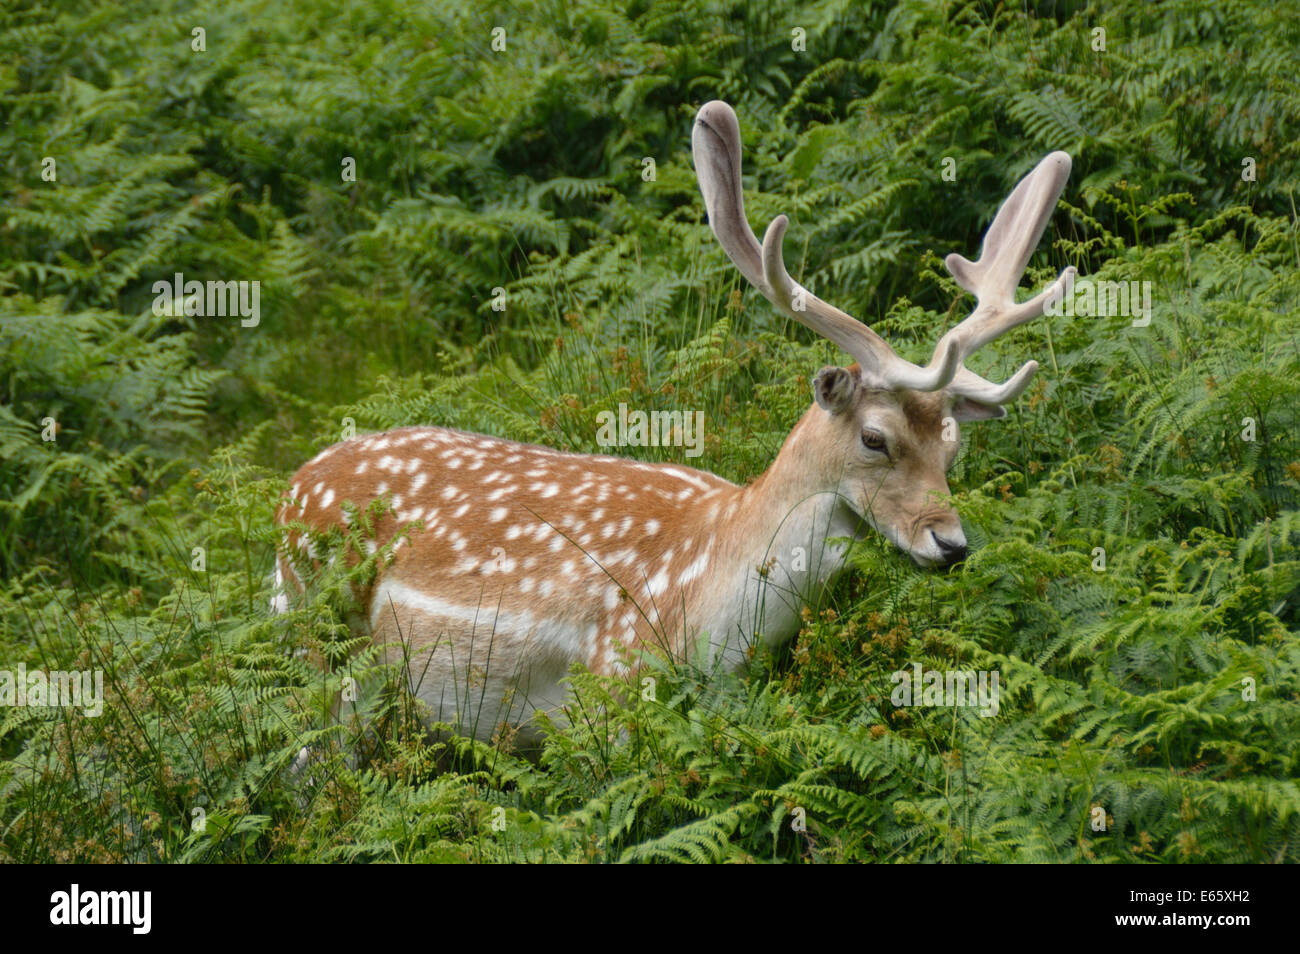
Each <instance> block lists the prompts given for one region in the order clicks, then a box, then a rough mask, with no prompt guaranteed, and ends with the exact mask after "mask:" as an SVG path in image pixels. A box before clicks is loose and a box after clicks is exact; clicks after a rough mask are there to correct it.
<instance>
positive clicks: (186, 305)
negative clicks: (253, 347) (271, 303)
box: [153, 272, 262, 328]
mask: <svg viewBox="0 0 1300 954" xmlns="http://www.w3.org/2000/svg"><path fill="white" fill-rule="evenodd" d="M153 293H154V296H155V297H154V300H153V313H154V314H155V315H157V316H158V317H160V318H161V317H163V316H164V315H165V316H167V317H169V318H179V317H180V316H182V315H195V316H197V317H199V318H225V317H232V318H233V317H236V316H238V317H239V318H240V319H241V320H240V322H239V324H240V325H241V326H243V327H245V328H256V327H257V324H258V322H259V321H261V320H262V283H261V282H259V281H252V282H242V281H241V282H200V281H194V280H191V281H188V282H187V281H186V280H185V276H184V275H183V274H182V273H180V272H177V273H176V274H175V275H174V276H173V277H172V280H171V281H170V282H168V281H157V282H154V283H153Z"/></svg>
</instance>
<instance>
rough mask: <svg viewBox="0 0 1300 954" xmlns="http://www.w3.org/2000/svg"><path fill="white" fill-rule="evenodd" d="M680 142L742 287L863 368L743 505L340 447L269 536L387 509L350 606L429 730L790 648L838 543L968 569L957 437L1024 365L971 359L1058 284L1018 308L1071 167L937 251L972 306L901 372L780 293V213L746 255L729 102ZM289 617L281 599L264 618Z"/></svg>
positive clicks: (440, 443)
mask: <svg viewBox="0 0 1300 954" xmlns="http://www.w3.org/2000/svg"><path fill="white" fill-rule="evenodd" d="M692 146H693V152H694V159H695V168H696V172H697V175H698V176H699V182H700V189H701V191H702V192H703V194H704V203H705V206H706V208H707V211H708V218H709V224H710V225H711V226H712V228H713V232H714V234H715V235H716V236H717V238H718V241H719V242H721V244H722V247H723V249H725V250H726V253H727V255H728V256H729V257H730V258H731V260H732V262H734V263H735V265H736V267H737V268H738V269H739V270H740V272H741V274H742V275H744V277H745V278H746V279H747V280H748V281H749V282H750V284H752V285H753V286H754V287H755V288H757V289H758V290H759V291H760V292H761V293H762V294H763V296H764V297H765V298H767V299H768V301H770V302H771V303H772V304H773V305H775V306H776V308H777V309H779V310H780V311H781V312H783V313H784V314H786V315H788V316H789V317H791V318H793V319H794V320H796V321H798V322H800V323H802V324H804V325H806V326H807V327H809V328H811V329H812V330H813V331H815V332H817V333H818V334H819V335H823V336H824V337H826V338H829V339H830V340H831V341H833V342H834V343H835V344H837V345H839V346H840V347H841V348H842V349H843V350H844V351H845V352H847V353H848V354H849V355H851V356H852V357H853V358H855V359H856V362H857V363H856V364H854V365H852V366H850V367H848V368H842V367H827V368H822V369H821V370H820V371H819V372H818V373H817V375H816V376H815V378H814V379H813V382H812V384H813V396H814V397H815V399H816V400H815V403H813V404H812V406H810V407H809V408H808V410H807V411H806V412H805V413H804V415H803V416H802V417H801V418H800V420H799V422H798V423H797V424H796V425H795V427H794V430H792V431H791V432H790V435H789V437H787V439H786V441H785V443H784V445H783V446H782V448H781V451H780V453H779V454H778V455H777V457H776V460H775V461H774V462H773V463H772V465H771V466H770V467H769V468H768V469H767V471H766V472H765V473H763V474H762V475H761V476H760V477H758V478H757V479H756V480H754V481H752V482H751V483H749V484H748V485H746V486H744V487H738V486H736V485H735V484H732V483H730V482H728V481H726V480H723V479H722V478H721V477H716V476H714V475H713V474H709V473H704V472H701V471H697V470H693V469H691V468H688V467H683V466H678V465H670V464H648V463H642V462H639V461H633V460H625V459H622V458H618V457H608V456H590V455H582V454H569V453H563V452H560V451H556V450H551V449H549V448H546V447H537V446H532V445H527V444H518V443H514V442H512V441H507V440H502V439H500V438H496V437H484V436H481V435H477V434H468V433H464V432H461V431H456V430H451V429H447V428H441V427H405V428H399V429H397V430H392V431H388V432H386V433H382V434H375V435H371V436H365V437H357V438H354V439H352V440H349V441H346V442H343V443H340V444H336V445H334V446H333V447H330V448H328V449H327V450H325V451H324V452H322V453H321V454H320V455H319V456H318V457H316V458H315V459H314V460H312V461H311V462H310V463H308V464H306V465H305V466H304V467H303V468H302V469H301V470H299V471H298V473H297V474H296V475H295V476H294V477H293V480H292V491H291V500H289V501H287V502H286V504H285V507H284V509H283V510H282V512H281V515H280V518H279V519H280V522H281V523H282V524H287V523H288V522H289V521H290V520H293V521H296V522H301V524H304V525H306V526H307V527H311V528H316V529H322V530H323V529H326V528H328V527H329V526H331V525H338V524H340V523H344V522H346V518H345V515H344V512H343V510H342V509H341V508H340V505H341V504H342V503H343V502H345V501H351V502H352V503H354V504H356V505H358V506H360V507H365V506H367V505H368V504H369V503H370V502H371V501H372V500H375V499H377V498H382V497H384V496H385V495H391V508H392V509H391V511H390V512H389V513H388V515H387V516H385V517H383V518H382V520H381V521H380V522H379V523H378V524H377V525H376V535H377V538H376V542H377V543H379V544H383V543H384V542H385V541H386V540H391V539H392V537H393V535H394V533H395V532H396V531H397V530H398V529H399V528H409V529H411V533H410V535H409V537H408V538H407V540H406V541H405V545H402V544H400V543H399V545H398V547H397V548H396V549H395V550H394V551H393V553H392V556H391V559H390V560H389V561H388V562H387V564H386V565H383V566H381V567H380V568H379V569H378V571H377V575H376V577H375V579H374V581H373V583H372V584H371V585H370V587H369V588H368V590H367V591H366V592H365V593H364V594H361V603H362V606H363V608H364V610H365V612H366V613H367V614H368V617H369V629H370V632H371V634H372V637H373V639H375V640H377V641H380V642H382V643H383V644H386V645H387V646H389V647H390V649H391V651H393V652H394V653H396V652H398V651H404V652H405V654H406V657H407V663H408V666H409V672H410V673H411V677H410V678H411V679H412V682H413V683H415V685H414V686H413V688H414V691H415V692H416V693H417V695H418V696H419V697H421V698H422V699H423V700H424V701H425V702H427V703H428V705H429V706H430V708H431V709H432V712H433V714H434V716H435V717H436V718H437V719H439V721H446V722H452V723H454V724H459V725H460V726H461V727H462V730H463V731H466V732H467V733H469V734H474V735H476V736H478V737H479V738H488V737H489V736H490V735H491V733H492V732H493V731H494V729H495V728H496V727H497V726H498V725H499V724H501V723H508V724H510V725H512V726H523V725H524V724H525V723H527V721H528V720H529V719H530V716H531V715H532V713H533V712H534V711H535V710H537V709H547V710H551V709H555V708H557V707H558V706H560V705H561V704H562V702H563V687H562V685H561V680H562V679H563V678H564V676H565V674H566V672H567V670H568V669H569V667H570V665H571V664H572V663H574V662H580V663H583V664H584V665H586V666H587V667H588V668H589V669H591V670H593V671H595V672H603V673H610V672H623V671H625V669H626V665H625V661H626V662H630V663H631V664H632V665H635V664H636V660H637V659H638V658H639V656H640V653H641V651H642V650H645V649H648V648H651V647H655V648H657V649H658V650H660V651H664V650H666V651H668V652H670V653H673V654H675V655H676V656H677V657H678V658H680V657H681V656H682V655H683V654H685V653H687V652H689V651H690V650H691V649H693V648H694V647H695V645H696V641H697V640H699V639H707V640H708V644H707V648H708V651H709V652H710V653H711V659H712V661H713V662H714V663H716V664H721V665H723V666H727V667H733V668H734V667H737V666H739V665H740V664H741V663H743V662H744V660H745V659H746V657H747V650H748V649H749V647H750V645H751V644H752V643H753V641H755V640H756V639H762V640H764V641H766V642H767V643H768V644H778V643H780V642H782V641H784V640H787V639H789V638H790V637H791V636H792V635H793V634H794V633H795V632H796V631H797V629H798V626H799V619H800V611H801V609H802V606H803V604H804V596H805V595H807V594H809V593H811V592H813V591H815V590H816V589H817V588H818V587H819V586H821V585H824V584H825V583H826V582H827V581H828V580H829V579H830V578H831V577H832V576H834V574H835V573H836V572H838V571H839V570H840V569H841V566H842V563H843V556H844V546H843V544H832V543H830V542H828V541H829V540H831V539H836V538H853V537H856V536H858V535H860V533H862V532H864V530H865V528H866V527H867V526H871V527H874V528H875V529H876V530H878V531H879V532H881V533H883V534H884V535H885V536H886V537H887V538H888V539H889V540H891V541H892V542H893V543H894V544H896V545H897V546H898V547H899V548H901V549H902V550H903V551H905V552H906V553H908V554H910V555H911V556H912V558H913V559H914V560H915V561H916V562H917V563H919V564H921V565H922V566H945V565H948V564H951V563H953V562H955V561H958V560H960V559H962V558H963V557H964V556H965V555H966V538H965V536H964V534H963V532H962V526H961V521H960V519H959V518H958V515H957V513H956V511H955V510H954V509H953V508H952V506H951V505H950V503H948V502H947V499H946V498H947V497H948V494H949V491H948V486H947V481H946V476H945V475H946V473H947V470H948V469H949V467H951V465H952V463H953V460H954V458H955V457H956V455H957V449H958V444H957V441H956V439H955V434H953V433H952V429H953V427H954V426H955V423H954V422H961V421H976V420H984V419H989V418H998V417H1002V416H1004V415H1005V414H1006V411H1005V409H1004V405H1005V404H1007V403H1009V402H1011V401H1013V400H1015V398H1016V397H1017V396H1019V395H1020V393H1021V392H1023V391H1024V390H1025V387H1026V385H1028V383H1029V380H1030V378H1031V377H1032V376H1033V374H1034V372H1035V370H1036V369H1037V367H1038V365H1037V363H1036V362H1034V361H1029V362H1026V363H1025V365H1024V366H1023V367H1021V368H1020V370H1019V371H1017V372H1016V373H1015V374H1014V375H1013V376H1012V377H1011V378H1010V379H1009V380H1007V381H1006V382H1005V383H1003V384H995V383H993V382H991V381H987V380H985V379H984V378H982V377H980V376H979V375H977V374H975V373H974V372H972V371H970V370H969V369H968V368H966V367H965V366H964V362H965V360H966V358H967V357H968V356H969V355H970V354H971V353H972V352H973V351H974V350H975V349H976V348H978V347H980V346H981V345H983V344H985V343H986V342H988V341H991V340H992V339H993V338H995V337H997V336H998V335H1001V334H1003V333H1004V332H1006V331H1009V330H1010V329H1012V328H1014V327H1016V326H1017V325H1019V324H1022V323H1024V322H1026V321H1029V320H1030V319H1032V318H1035V317H1037V316H1039V315H1041V314H1042V313H1043V309H1044V305H1045V303H1046V302H1047V300H1048V296H1049V295H1051V294H1053V293H1058V292H1060V291H1062V290H1063V289H1067V288H1068V285H1069V283H1070V282H1072V281H1073V276H1074V271H1073V269H1071V268H1067V269H1066V270H1065V271H1064V272H1062V274H1061V276H1060V277H1059V278H1058V279H1057V281H1056V282H1054V283H1053V284H1052V285H1050V286H1049V287H1048V288H1047V289H1046V290H1045V291H1043V292H1042V293H1041V294H1039V295H1037V296H1035V297H1034V298H1032V299H1030V300H1029V301H1026V302H1024V303H1022V304H1016V302H1015V291H1016V286H1017V285H1018V283H1019V281H1020V278H1021V275H1022V273H1023V272H1024V269H1025V265H1026V264H1027V262H1028V260H1029V257H1030V254H1031V253H1032V252H1033V250H1034V247H1035V246H1036V245H1037V243H1038V239H1039V237H1040V235H1041V234H1042V232H1043V229H1044V227H1045V225H1046V223H1047V221H1048V218H1049V217H1050V215H1051V213H1052V211H1053V209H1054V208H1055V205H1056V200H1057V197H1058V196H1059V195H1060V193H1061V189H1062V188H1063V186H1064V184H1065V181H1066V178H1067V177H1068V175H1069V172H1070V157H1069V156H1068V155H1066V154H1065V153H1063V152H1054V153H1052V154H1051V155H1049V156H1047V157H1046V158H1045V159H1043V160H1042V161H1041V162H1040V163H1039V164H1038V166H1037V167H1035V169H1034V170H1033V171H1032V172H1030V173H1029V175H1027V176H1026V177H1025V178H1024V179H1023V180H1022V181H1021V182H1020V183H1019V185H1017V186H1016V188H1015V189H1014V191H1012V193H1011V194H1010V196H1008V198H1007V199H1006V201H1005V202H1004V203H1003V204H1002V207H1001V208H1000V209H999V210H998V213H997V216H996V217H995V218H994V220H993V224H992V225H991V226H990V227H989V229H988V232H987V233H986V235H985V237H984V242H983V247H982V249H981V252H980V258H979V261H977V262H971V261H968V260H967V259H965V258H963V257H961V256H960V255H956V254H953V255H949V256H948V258H947V260H946V263H945V264H946V265H947V267H948V270H949V271H950V272H951V273H952V275H953V277H954V278H955V279H956V280H957V282H958V284H959V285H960V286H961V287H962V288H964V289H965V290H966V291H968V292H970V293H971V294H973V295H974V296H975V298H976V301H977V303H978V304H977V305H976V308H975V310H974V311H973V312H972V313H971V314H970V316H969V317H967V318H966V319H965V320H964V321H962V322H961V323H960V324H959V325H957V326H956V327H955V328H953V329H952V330H950V331H949V332H948V333H947V334H945V335H944V336H943V337H942V338H941V339H940V340H939V343H938V346H937V347H936V348H935V351H934V355H933V357H932V358H931V360H930V363H929V364H927V365H925V366H924V367H921V366H918V365H915V364H911V363H909V362H908V361H905V360H904V359H902V358H900V357H899V356H898V355H897V354H896V353H895V352H894V351H893V349H892V348H890V346H889V345H888V344H887V343H886V342H885V341H884V339H882V338H881V337H880V336H879V335H877V334H876V333H875V332H874V331H872V330H871V329H870V328H868V327H867V326H866V325H864V324H862V323H860V322H858V321H857V320H855V319H853V318H851V317H849V316H848V315H847V314H845V313H844V312H842V311H840V310H839V309H837V308H834V307H833V306H831V305H828V304H826V303H825V302H823V301H822V300H821V299H819V298H817V297H815V296H814V295H812V294H811V293H810V292H808V291H807V290H806V289H805V288H803V287H801V286H800V285H799V284H798V283H796V282H795V281H794V280H793V279H791V277H790V275H789V274H788V273H787V271H786V267H785V264H784V262H783V261H782V248H781V242H782V238H783V236H784V235H785V230H786V224H787V220H786V217H785V216H784V215H779V216H777V217H776V219H774V220H773V221H772V223H771V225H769V226H768V229H767V233H766V235H765V236H764V238H763V243H762V245H760V244H759V242H758V240H757V239H756V238H755V236H754V233H753V232H752V231H751V230H750V228H749V225H748V223H747V221H746V219H745V213H744V205H743V201H742V198H741V177H740V155H741V143H740V126H739V124H738V123H737V120H736V115H735V113H734V112H733V111H732V109H731V107H730V106H728V105H727V104H726V103H723V102H719V101H714V102H711V103H708V104H706V105H705V106H704V107H703V108H701V109H700V111H699V113H698V115H697V116H696V119H695V128H694V131H693V134H692ZM946 419H949V420H947V421H946ZM945 423H946V424H947V427H945ZM945 430H948V431H949V434H948V435H947V436H949V437H950V438H952V439H949V440H945V439H944V437H945V434H944V431H945ZM285 539H286V545H285V546H284V547H283V548H282V551H281V553H280V556H279V559H278V561H277V582H278V583H279V584H280V585H281V586H283V585H284V584H285V583H290V584H292V585H294V586H295V588H296V587H298V586H300V584H299V582H298V578H297V576H296V574H295V572H294V568H293V564H292V562H291V560H290V554H291V553H294V552H296V551H297V550H299V549H305V548H306V544H307V541H306V540H305V539H301V538H300V537H299V535H298V534H297V533H295V532H293V531H292V530H291V529H290V528H288V527H286V528H285ZM369 545H370V546H373V545H374V544H369ZM796 553H802V554H804V555H805V559H804V560H802V561H799V560H795V559H792V555H793V554H796ZM800 567H802V568H800ZM285 601H286V596H285V594H284V591H283V590H281V592H280V595H279V596H277V597H276V608H277V609H278V608H282V607H283V606H284V605H285ZM394 658H396V656H394Z"/></svg>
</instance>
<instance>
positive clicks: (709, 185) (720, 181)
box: [691, 99, 906, 377]
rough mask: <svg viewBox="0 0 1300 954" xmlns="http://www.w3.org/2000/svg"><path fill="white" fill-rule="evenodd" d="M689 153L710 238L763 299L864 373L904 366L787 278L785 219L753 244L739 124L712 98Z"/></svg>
mask: <svg viewBox="0 0 1300 954" xmlns="http://www.w3.org/2000/svg"><path fill="white" fill-rule="evenodd" d="M691 152H692V155H693V156H694V158H695V172H696V175H697V176H698V177H699V180H700V192H701V193H703V195H704V206H705V209H706V210H707V211H708V213H709V225H710V227H711V228H712V229H713V234H714V235H716V236H717V238H718V242H719V243H720V244H721V245H722V248H723V251H725V252H726V253H727V257H728V258H730V259H731V260H732V262H734V263H735V265H736V268H738V269H739V270H740V273H741V274H742V275H744V276H745V278H746V280H748V281H749V283H750V284H751V285H753V286H754V287H755V288H757V289H758V290H759V291H760V292H762V294H763V297H764V298H766V299H767V300H768V301H770V302H771V303H772V304H773V305H775V306H776V307H777V308H778V309H779V310H780V311H782V312H783V313H784V314H786V315H788V316H790V317H791V318H793V319H794V320H795V321H797V322H799V323H800V324H802V325H805V326H807V327H808V328H811V329H812V330H813V331H815V332H816V333H817V334H819V335H821V336H822V337H824V338H828V339H830V340H831V341H833V342H835V343H836V344H837V345H839V346H840V347H841V348H843V349H844V350H845V351H846V352H847V353H848V354H850V355H852V356H853V358H854V359H855V360H857V362H858V364H860V365H861V366H862V368H863V369H864V370H866V371H871V372H875V373H876V375H878V376H881V377H886V376H887V375H886V374H885V373H884V372H883V370H882V369H884V368H887V367H890V366H891V365H892V364H893V363H894V362H901V363H904V364H906V362H903V361H902V359H901V358H899V357H898V355H897V354H895V353H894V351H893V349H891V348H890V347H889V344H888V343H887V342H886V341H885V340H884V339H883V338H881V337H880V336H879V335H878V334H876V333H875V332H874V331H872V330H871V329H870V328H868V327H867V326H866V325H864V324H862V322H860V321H858V320H857V319H856V318H853V317H852V316H850V315H847V314H845V313H844V312H842V311H840V310H839V309H838V308H836V307H834V306H833V305H829V304H827V303H826V302H824V301H822V300H821V299H820V298H818V297H817V296H816V295H814V294H812V292H810V291H808V290H807V289H806V288H804V287H803V286H801V285H799V284H798V283H797V282H796V281H794V279H792V278H791V277H790V275H789V273H788V272H787V271H786V269H785V262H784V261H783V259H782V255H781V240H782V239H783V238H784V237H785V229H786V226H787V224H788V222H789V220H788V219H787V218H786V217H785V216H784V215H778V216H777V217H776V218H775V219H773V220H772V223H771V225H769V226H768V228H767V232H766V234H765V235H764V237H763V244H762V246H760V245H759V244H758V239H757V237H755V235H754V232H753V230H751V229H750V227H749V221H748V220H747V219H746V218H745V200H744V197H743V196H742V194H741V180H740V155H741V144H740V123H739V122H738V121H737V119H736V113H735V111H734V110H733V109H732V108H731V107H730V106H728V105H727V104H726V103H724V102H722V101H721V100H716V99H715V100H713V101H712V102H709V103H705V104H704V105H703V106H701V107H700V111H699V112H698V113H697V114H696V116H695V128H694V129H693V130H692V132H691ZM801 306H802V307H801Z"/></svg>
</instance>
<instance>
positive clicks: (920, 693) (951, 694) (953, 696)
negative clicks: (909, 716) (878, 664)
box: [889, 663, 1001, 719]
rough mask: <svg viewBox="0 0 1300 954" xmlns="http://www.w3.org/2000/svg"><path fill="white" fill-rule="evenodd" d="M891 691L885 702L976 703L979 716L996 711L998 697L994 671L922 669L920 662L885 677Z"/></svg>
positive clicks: (966, 704)
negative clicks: (892, 689)
mask: <svg viewBox="0 0 1300 954" xmlns="http://www.w3.org/2000/svg"><path fill="white" fill-rule="evenodd" d="M889 681H890V682H892V683H894V684H895V685H894V691H893V692H892V693H890V696H889V701H890V702H892V703H893V704H894V705H895V706H898V707H900V708H901V707H905V706H930V707H940V706H978V707H979V710H980V715H981V716H983V717H984V718H986V719H991V718H993V717H994V716H996V715H997V714H998V700H999V697H1000V696H1001V687H1000V684H999V675H998V673H997V672H996V671H994V672H988V671H985V670H983V669H981V670H979V671H978V672H972V671H971V670H948V671H946V672H941V671H940V670H938V669H931V670H928V671H924V672H923V671H922V669H921V664H920V663H912V668H911V669H910V670H908V669H900V670H898V671H897V672H895V673H894V674H893V675H891V676H890V677H889Z"/></svg>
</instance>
